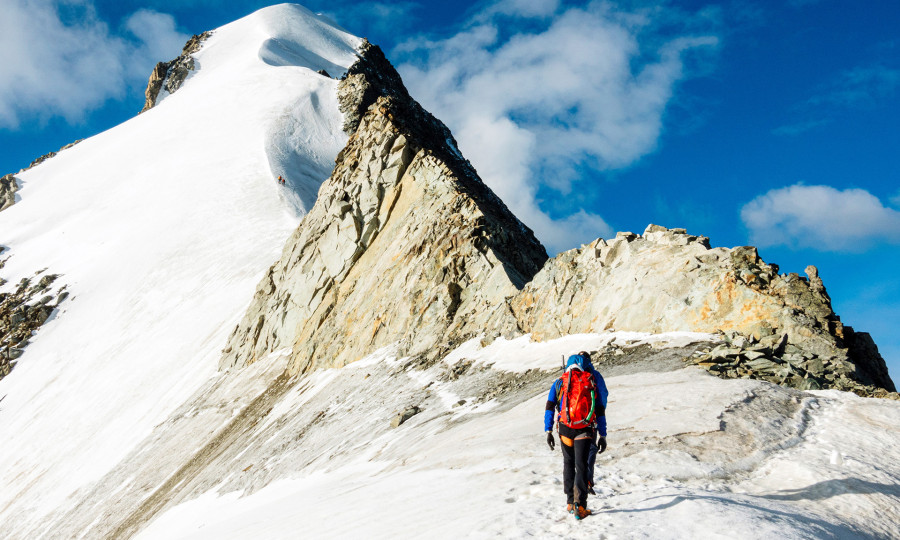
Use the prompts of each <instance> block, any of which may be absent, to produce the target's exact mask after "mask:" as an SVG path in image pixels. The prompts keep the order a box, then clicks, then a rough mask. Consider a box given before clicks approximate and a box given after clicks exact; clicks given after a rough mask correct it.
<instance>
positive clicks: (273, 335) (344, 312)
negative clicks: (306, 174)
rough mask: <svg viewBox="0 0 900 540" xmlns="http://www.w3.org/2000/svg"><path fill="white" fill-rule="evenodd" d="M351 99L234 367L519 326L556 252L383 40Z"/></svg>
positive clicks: (432, 345) (351, 82)
mask: <svg viewBox="0 0 900 540" xmlns="http://www.w3.org/2000/svg"><path fill="white" fill-rule="evenodd" d="M339 101H340V104H341V108H342V110H343V111H344V112H345V115H346V117H347V118H348V123H347V124H346V125H345V129H347V130H348V131H352V135H351V136H350V140H349V141H348V143H347V146H346V147H345V148H344V150H342V151H341V152H340V154H339V155H338V156H337V159H336V166H335V169H334V172H333V173H332V175H331V177H330V178H329V179H328V180H327V181H325V183H324V184H323V185H322V187H321V189H320V190H319V194H318V198H317V200H316V203H315V205H314V206H313V208H312V209H311V210H310V212H309V213H308V214H307V215H306V216H305V217H304V219H303V221H302V222H301V224H300V226H299V227H298V228H297V230H296V231H295V232H294V234H293V235H292V237H291V238H290V239H289V241H288V243H287V245H286V246H285V249H284V252H283V254H282V257H281V260H279V261H278V262H277V263H275V265H273V266H272V268H271V269H270V271H269V272H268V275H267V276H265V278H264V279H263V281H262V282H261V283H260V285H259V287H258V289H257V292H256V295H255V297H254V300H253V301H252V304H251V306H250V308H249V310H248V312H247V314H246V315H245V317H244V318H243V320H242V321H241V322H240V323H239V324H238V326H237V328H235V330H234V332H233V334H232V336H231V338H230V339H229V343H228V346H227V347H226V349H225V351H224V357H223V359H222V361H221V362H220V366H221V367H223V368H228V367H232V366H244V365H248V364H252V363H253V362H255V361H257V360H258V359H259V358H262V357H264V356H266V355H267V354H269V353H271V352H274V351H278V350H281V349H284V348H289V349H290V350H291V351H292V353H291V355H292V356H291V358H292V360H291V362H290V365H289V371H290V372H291V373H298V372H306V371H310V370H312V369H315V368H321V367H339V366H342V365H345V364H348V363H351V362H353V361H356V360H358V359H360V358H362V357H363V356H365V355H366V354H368V353H370V352H371V351H373V350H375V349H378V348H380V347H384V346H387V345H390V344H393V343H396V342H398V341H399V342H400V349H399V353H400V354H403V355H410V356H416V355H421V356H423V357H428V358H430V359H436V358H438V357H440V356H441V354H442V352H443V351H446V350H448V349H449V348H452V347H453V346H454V344H457V343H460V342H462V341H464V340H466V339H469V338H471V337H474V336H476V335H479V334H480V333H482V332H483V331H484V329H485V328H487V327H490V328H498V327H504V328H507V329H514V328H515V326H516V321H515V318H514V317H513V316H512V313H511V312H510V311H509V310H508V309H507V308H506V307H505V302H506V298H507V297H509V296H512V295H513V294H515V293H516V292H517V291H518V289H519V288H521V287H523V286H524V285H525V283H527V282H528V281H529V280H530V279H531V277H532V276H533V275H534V274H535V273H536V272H537V271H538V270H539V269H540V267H541V265H542V264H543V262H544V261H545V260H546V259H547V254H546V251H545V250H544V248H543V247H542V246H541V245H540V243H539V242H538V241H537V239H536V238H535V237H534V235H533V233H532V232H531V231H530V230H529V229H528V228H527V227H525V226H524V225H523V224H522V223H521V222H520V221H519V220H518V219H516V218H515V216H513V215H512V213H511V212H510V211H509V210H508V209H507V208H506V206H505V205H503V203H502V202H501V201H500V199H499V198H497V197H496V196H495V195H494V194H493V193H492V192H491V191H490V190H489V189H488V188H487V187H486V186H485V185H484V184H483V183H482V182H481V180H480V179H479V178H478V177H477V175H476V174H475V171H474V169H473V168H472V167H471V165H470V164H469V163H468V162H467V161H466V160H465V159H463V158H462V156H461V155H460V153H459V151H458V150H457V149H456V145H455V141H454V140H453V138H452V136H451V135H450V132H449V130H448V129H447V128H446V127H445V126H444V125H443V124H442V123H440V121H438V120H437V119H435V118H434V117H433V116H432V115H431V114H430V113H428V112H426V111H425V110H424V109H422V107H421V106H420V105H419V104H418V103H416V102H415V101H414V100H412V98H410V97H409V94H408V93H407V91H406V89H405V88H404V87H403V85H402V82H401V81H400V77H399V75H397V73H396V71H394V69H393V67H392V66H391V65H390V64H389V63H388V62H387V60H386V59H385V58H384V55H383V53H382V52H381V50H380V49H379V48H378V47H377V46H373V45H370V44H368V43H367V42H366V43H363V45H362V47H361V48H360V55H359V60H358V62H357V63H356V64H355V65H354V66H353V67H352V68H351V69H350V71H349V72H348V74H347V76H346V77H344V79H343V80H342V81H341V83H340V85H339ZM356 115H358V119H356ZM489 319H490V322H489Z"/></svg>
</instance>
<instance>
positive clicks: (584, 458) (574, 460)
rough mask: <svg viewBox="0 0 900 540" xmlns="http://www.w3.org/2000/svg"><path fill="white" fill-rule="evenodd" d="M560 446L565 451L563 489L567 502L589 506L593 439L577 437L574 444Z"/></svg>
mask: <svg viewBox="0 0 900 540" xmlns="http://www.w3.org/2000/svg"><path fill="white" fill-rule="evenodd" d="M560 446H562V452H563V490H564V491H565V492H566V503H568V504H576V503H577V504H578V505H579V506H587V494H588V491H587V490H588V487H587V483H588V453H589V452H590V449H591V439H575V441H574V445H573V446H566V445H565V444H560Z"/></svg>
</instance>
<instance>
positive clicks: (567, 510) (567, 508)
mask: <svg viewBox="0 0 900 540" xmlns="http://www.w3.org/2000/svg"><path fill="white" fill-rule="evenodd" d="M574 506H575V505H574V504H567V505H566V512H568V513H570V514H571V513H572V508H573V507H574Z"/></svg>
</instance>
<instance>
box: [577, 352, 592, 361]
mask: <svg viewBox="0 0 900 540" xmlns="http://www.w3.org/2000/svg"><path fill="white" fill-rule="evenodd" d="M578 354H580V355H581V356H583V357H584V359H585V360H588V361H590V359H591V354H590V353H589V352H587V351H581V352H580V353H578Z"/></svg>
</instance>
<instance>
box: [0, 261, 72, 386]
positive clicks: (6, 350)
mask: <svg viewBox="0 0 900 540" xmlns="http://www.w3.org/2000/svg"><path fill="white" fill-rule="evenodd" d="M2 251H3V249H2V248H0V253H2ZM5 262H6V261H5V260H0V268H3V265H4V263H5ZM41 273H43V272H38V274H36V276H37V275H39V274H41ZM58 277H59V276H57V275H55V274H45V275H44V276H43V277H41V278H40V279H37V278H36V277H35V278H24V279H22V280H21V281H20V282H19V283H18V285H17V286H16V288H15V290H13V291H12V292H3V293H0V379H3V378H4V377H6V376H7V375H9V373H10V371H12V369H13V368H14V367H15V365H16V362H17V361H18V359H19V357H20V356H22V354H23V353H24V352H25V350H24V349H25V347H26V346H27V345H28V343H29V340H30V339H31V337H32V335H33V334H34V332H35V331H37V329H38V328H40V327H41V325H43V324H44V323H45V322H47V319H49V318H50V315H51V314H52V313H53V310H54V309H56V308H57V307H59V304H60V303H61V302H62V301H63V300H65V299H66V298H67V297H68V296H69V293H68V292H66V291H65V287H63V288H61V289H59V290H57V291H56V292H55V293H54V292H52V291H51V290H50V288H51V285H52V284H53V282H54V281H56V279H57V278H58ZM3 284H4V281H3V280H2V279H0V285H3Z"/></svg>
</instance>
